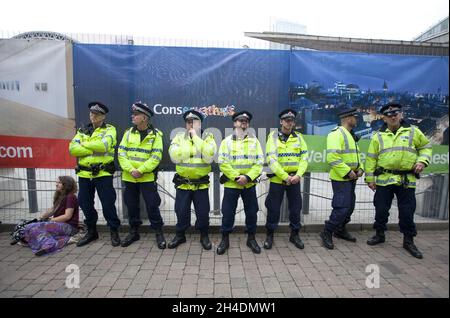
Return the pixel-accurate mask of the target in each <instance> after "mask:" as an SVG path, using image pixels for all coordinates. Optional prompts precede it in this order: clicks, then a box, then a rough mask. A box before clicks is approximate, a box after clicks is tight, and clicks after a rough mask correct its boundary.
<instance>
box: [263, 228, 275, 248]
mask: <svg viewBox="0 0 450 318" xmlns="http://www.w3.org/2000/svg"><path fill="white" fill-rule="evenodd" d="M272 245H273V231H271V230H267V233H266V240H265V241H264V245H263V247H264V248H265V249H266V250H270V249H271V248H272Z"/></svg>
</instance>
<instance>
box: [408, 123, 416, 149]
mask: <svg viewBox="0 0 450 318" xmlns="http://www.w3.org/2000/svg"><path fill="white" fill-rule="evenodd" d="M414 132H415V129H414V126H411V133H410V134H409V148H412V146H413V139H414Z"/></svg>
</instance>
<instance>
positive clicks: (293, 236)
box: [289, 231, 305, 250]
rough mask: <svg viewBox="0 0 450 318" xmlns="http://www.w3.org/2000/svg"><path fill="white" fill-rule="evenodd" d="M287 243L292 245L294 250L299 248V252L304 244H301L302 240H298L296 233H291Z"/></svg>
mask: <svg viewBox="0 0 450 318" xmlns="http://www.w3.org/2000/svg"><path fill="white" fill-rule="evenodd" d="M289 242H291V243H293V244H294V245H295V247H296V248H299V249H301V250H302V249H304V248H305V244H303V242H302V240H301V239H300V236H299V235H298V231H291V236H290V237H289Z"/></svg>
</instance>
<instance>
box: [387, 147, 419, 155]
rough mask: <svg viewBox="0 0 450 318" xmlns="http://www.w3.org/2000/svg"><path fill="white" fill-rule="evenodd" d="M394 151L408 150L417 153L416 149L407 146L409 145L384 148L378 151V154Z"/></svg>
mask: <svg viewBox="0 0 450 318" xmlns="http://www.w3.org/2000/svg"><path fill="white" fill-rule="evenodd" d="M394 151H408V152H412V153H414V154H417V150H416V149H414V148H409V147H391V148H386V149H383V150H381V151H380V155H381V154H382V153H386V152H394Z"/></svg>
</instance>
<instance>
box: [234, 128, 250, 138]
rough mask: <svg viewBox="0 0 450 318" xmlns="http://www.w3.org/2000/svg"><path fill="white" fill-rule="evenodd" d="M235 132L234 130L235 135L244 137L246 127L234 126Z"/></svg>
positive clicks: (246, 131)
mask: <svg viewBox="0 0 450 318" xmlns="http://www.w3.org/2000/svg"><path fill="white" fill-rule="evenodd" d="M235 132H236V136H238V137H245V136H247V134H248V128H247V127H236V129H235Z"/></svg>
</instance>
